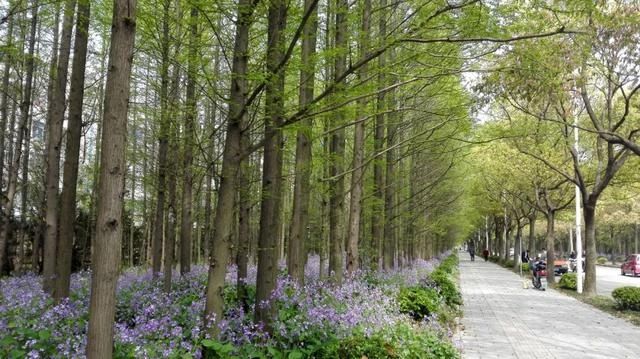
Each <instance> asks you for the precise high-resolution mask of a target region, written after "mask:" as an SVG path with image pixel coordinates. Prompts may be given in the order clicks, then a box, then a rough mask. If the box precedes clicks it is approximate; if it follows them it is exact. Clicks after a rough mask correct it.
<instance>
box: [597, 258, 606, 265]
mask: <svg viewBox="0 0 640 359" xmlns="http://www.w3.org/2000/svg"><path fill="white" fill-rule="evenodd" d="M596 262H597V263H598V264H605V263H607V258H606V257H602V256H600V257H598V258H597V259H596Z"/></svg>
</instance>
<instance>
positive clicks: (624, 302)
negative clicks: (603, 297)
mask: <svg viewBox="0 0 640 359" xmlns="http://www.w3.org/2000/svg"><path fill="white" fill-rule="evenodd" d="M611 296H612V297H613V299H614V300H615V301H616V304H617V305H618V307H619V308H620V309H631V310H637V311H640V287H630V286H627V287H620V288H616V289H615V290H614V291H613V293H611Z"/></svg>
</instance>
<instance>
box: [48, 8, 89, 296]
mask: <svg viewBox="0 0 640 359" xmlns="http://www.w3.org/2000/svg"><path fill="white" fill-rule="evenodd" d="M90 6H91V5H90V1H89V0H78V18H77V24H76V37H75V43H74V50H73V64H72V73H71V89H70V93H69V120H68V123H67V146H66V147H65V161H64V174H63V183H62V195H61V198H60V218H61V221H60V236H59V238H58V246H57V253H58V255H57V259H56V283H55V285H56V287H55V290H54V298H55V299H56V301H60V299H62V298H66V297H68V296H69V285H70V281H71V256H72V252H73V237H74V224H75V218H76V185H77V183H78V162H79V157H80V137H81V130H82V104H83V101H84V74H85V68H86V61H87V43H88V38H89V16H90V11H91V10H90Z"/></svg>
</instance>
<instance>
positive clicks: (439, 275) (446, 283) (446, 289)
mask: <svg viewBox="0 0 640 359" xmlns="http://www.w3.org/2000/svg"><path fill="white" fill-rule="evenodd" d="M431 279H433V281H434V282H436V284H437V285H438V288H440V295H441V296H442V298H443V299H444V301H445V303H447V305H449V306H456V305H462V296H461V295H460V291H458V287H457V286H456V284H455V283H454V281H453V279H451V277H450V276H449V275H448V274H447V273H445V272H443V271H441V270H439V269H436V270H435V271H433V272H432V273H431Z"/></svg>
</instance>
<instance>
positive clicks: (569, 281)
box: [558, 273, 578, 290]
mask: <svg viewBox="0 0 640 359" xmlns="http://www.w3.org/2000/svg"><path fill="white" fill-rule="evenodd" d="M577 278H578V277H577V276H576V274H575V273H566V274H564V275H563V276H562V277H560V282H558V285H559V286H560V288H564V289H571V290H576V289H577V288H578V283H577V280H578V279H577Z"/></svg>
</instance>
